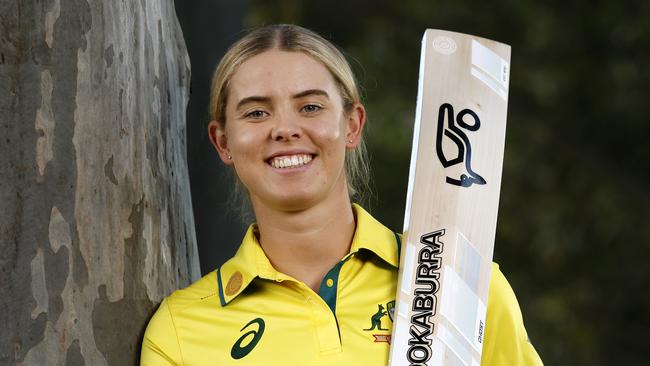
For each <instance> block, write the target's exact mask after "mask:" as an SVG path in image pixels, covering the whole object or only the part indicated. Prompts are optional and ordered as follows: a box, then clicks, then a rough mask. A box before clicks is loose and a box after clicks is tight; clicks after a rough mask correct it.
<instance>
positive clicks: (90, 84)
mask: <svg viewBox="0 0 650 366" xmlns="http://www.w3.org/2000/svg"><path fill="white" fill-rule="evenodd" d="M188 84H189V62H188V57H187V53H186V50H185V44H184V41H183V38H182V34H181V31H180V28H179V26H178V22H177V20H176V15H175V13H174V6H173V2H172V1H171V0H141V1H136V0H126V1H101V0H44V1H38V0H20V1H16V0H0V121H1V130H0V205H1V208H0V269H1V271H0V285H1V286H0V364H2V365H4V364H9V365H13V364H23V365H82V364H86V365H130V364H135V363H136V360H137V358H138V354H139V348H140V339H141V336H142V333H143V331H144V327H145V326H146V323H147V321H148V318H149V316H150V315H151V314H152V312H153V311H154V309H155V307H156V305H157V303H158V302H159V301H160V300H161V299H162V298H163V297H164V296H165V295H167V294H168V293H170V292H171V291H172V290H174V289H176V288H179V287H182V286H185V285H187V284H188V283H189V282H190V281H191V280H193V279H196V278H197V277H198V275H199V265H198V257H197V252H196V243H195V234H194V222H193V218H192V208H191V201H190V195H189V182H188V177H187V168H186V158H185V106H186V103H187V98H188Z"/></svg>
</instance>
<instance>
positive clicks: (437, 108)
mask: <svg viewBox="0 0 650 366" xmlns="http://www.w3.org/2000/svg"><path fill="white" fill-rule="evenodd" d="M509 71H510V46H508V45H505V44H501V43H498V42H494V41H491V40H488V39H484V38H479V37H475V36H471V35H466V34H460V33H454V32H447V31H441V30H433V29H428V30H427V31H426V32H425V33H424V38H423V40H422V54H421V59H420V80H419V85H418V99H417V110H416V115H415V127H414V131H413V149H412V153H411V167H410V173H409V183H408V193H407V203H406V213H405V216H404V237H403V240H402V248H401V256H400V273H399V282H398V289H397V297H396V309H395V310H394V314H392V315H393V319H394V321H395V322H394V324H393V334H392V340H391V351H390V362H389V363H390V365H392V366H403V365H465V366H473V365H479V364H480V362H481V351H482V347H483V334H484V332H485V327H490V326H495V325H492V324H485V312H486V305H487V301H488V298H487V297H488V286H489V283H490V271H491V264H492V252H493V248H494V236H495V231H496V223H497V210H498V204H499V188H500V185H501V169H502V163H503V149H504V141H505V130H506V113H507V104H508V85H509V74H510V72H509Z"/></svg>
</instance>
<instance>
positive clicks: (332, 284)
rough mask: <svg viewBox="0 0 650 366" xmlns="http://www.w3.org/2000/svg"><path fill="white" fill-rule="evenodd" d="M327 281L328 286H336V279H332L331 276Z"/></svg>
mask: <svg viewBox="0 0 650 366" xmlns="http://www.w3.org/2000/svg"><path fill="white" fill-rule="evenodd" d="M325 283H326V284H327V287H332V286H334V280H333V279H331V278H328V279H327V282H325Z"/></svg>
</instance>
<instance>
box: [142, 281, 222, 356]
mask: <svg viewBox="0 0 650 366" xmlns="http://www.w3.org/2000/svg"><path fill="white" fill-rule="evenodd" d="M204 307H205V308H211V309H212V310H214V309H215V308H220V307H221V306H220V303H219V301H218V290H217V285H216V275H215V273H214V272H211V273H209V274H208V275H206V276H204V277H203V278H201V279H199V280H198V281H196V282H194V283H193V284H191V285H190V286H188V287H186V288H184V289H181V290H177V291H175V292H174V293H172V294H171V295H170V296H168V297H167V298H165V299H164V300H163V301H162V303H161V304H160V306H159V307H158V309H157V310H156V312H155V313H154V315H153V316H152V318H151V319H150V320H149V324H148V325H147V329H146V331H145V335H144V339H143V342H142V354H141V364H142V365H176V364H183V355H182V352H181V345H180V344H181V341H180V335H179V332H178V328H177V326H178V324H179V323H183V319H184V318H185V317H186V316H187V315H188V314H192V313H197V312H199V313H200V312H201V308H204Z"/></svg>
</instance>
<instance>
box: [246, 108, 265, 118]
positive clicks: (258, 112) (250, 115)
mask: <svg viewBox="0 0 650 366" xmlns="http://www.w3.org/2000/svg"><path fill="white" fill-rule="evenodd" d="M265 116H266V112H264V111H262V110H259V109H256V110H254V111H251V112H248V113H246V115H245V117H246V118H253V119H259V118H264V117H265Z"/></svg>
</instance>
